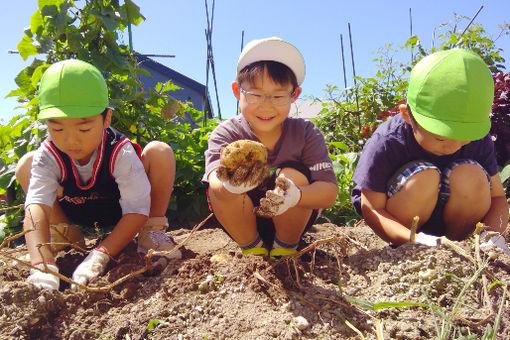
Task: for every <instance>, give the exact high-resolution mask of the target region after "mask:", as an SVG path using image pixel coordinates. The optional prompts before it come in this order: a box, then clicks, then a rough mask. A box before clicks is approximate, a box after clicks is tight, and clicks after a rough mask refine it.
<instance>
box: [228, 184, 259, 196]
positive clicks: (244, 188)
mask: <svg viewBox="0 0 510 340" xmlns="http://www.w3.org/2000/svg"><path fill="white" fill-rule="evenodd" d="M223 187H225V189H227V190H228V191H230V192H231V193H233V194H244V193H245V192H248V191H250V190H252V189H254V188H256V187H257V185H253V184H252V185H250V184H244V183H243V184H239V185H232V184H230V182H223Z"/></svg>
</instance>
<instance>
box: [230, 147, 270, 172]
mask: <svg viewBox="0 0 510 340" xmlns="http://www.w3.org/2000/svg"><path fill="white" fill-rule="evenodd" d="M256 161H261V162H262V163H264V164H265V163H267V149H266V147H265V146H264V144H262V143H259V142H255V141H253V140H249V139H241V140H237V141H235V142H232V143H230V144H229V145H227V146H226V147H225V148H224V149H223V150H221V159H220V164H221V165H223V166H225V167H226V168H227V170H228V171H229V172H230V173H233V172H234V171H235V170H236V169H237V168H239V166H241V165H243V166H244V167H246V168H250V167H252V166H253V164H255V162H256Z"/></svg>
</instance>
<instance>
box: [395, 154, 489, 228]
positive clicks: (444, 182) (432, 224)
mask: <svg viewBox="0 0 510 340" xmlns="http://www.w3.org/2000/svg"><path fill="white" fill-rule="evenodd" d="M460 164H476V165H478V166H479V167H480V168H481V169H482V170H483V172H484V173H485V175H486V176H487V180H488V181H489V185H490V186H491V187H492V181H491V178H490V176H489V174H488V173H487V171H486V170H485V169H484V167H483V166H481V165H480V163H478V162H477V161H475V160H472V159H461V160H458V161H455V162H452V163H451V164H450V165H448V166H447V167H446V168H445V169H444V170H443V171H442V172H441V170H440V169H439V168H438V167H437V166H436V165H434V164H432V163H430V162H426V161H419V160H418V161H412V162H409V163H407V164H404V165H403V166H402V167H400V168H399V169H398V170H397V171H396V172H395V175H393V176H392V177H391V178H390V180H389V181H388V183H387V184H386V195H387V197H388V198H391V197H392V196H393V195H395V194H396V193H397V192H399V191H400V189H402V187H403V186H404V185H405V183H406V182H407V181H408V180H409V179H410V178H411V177H412V176H414V175H416V174H417V173H419V172H420V171H423V170H426V169H434V170H436V171H437V172H438V173H439V175H440V176H441V179H440V181H439V188H438V189H439V195H438V199H437V203H436V206H435V207H434V210H433V211H432V215H431V216H430V218H429V219H428V220H427V222H425V223H424V224H423V225H422V226H421V227H420V232H424V233H426V234H429V235H435V236H443V235H444V233H445V230H446V226H445V224H444V221H443V213H444V207H445V204H446V202H447V201H448V199H449V198H450V174H451V172H452V170H453V168H455V167H456V166H457V165H460Z"/></svg>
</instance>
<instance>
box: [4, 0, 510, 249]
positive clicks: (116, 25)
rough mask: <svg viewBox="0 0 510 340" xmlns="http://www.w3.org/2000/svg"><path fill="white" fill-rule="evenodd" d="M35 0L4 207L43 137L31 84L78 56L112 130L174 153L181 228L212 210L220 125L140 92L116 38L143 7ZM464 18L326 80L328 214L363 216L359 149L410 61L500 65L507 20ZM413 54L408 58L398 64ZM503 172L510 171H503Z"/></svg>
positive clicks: (163, 87)
mask: <svg viewBox="0 0 510 340" xmlns="http://www.w3.org/2000/svg"><path fill="white" fill-rule="evenodd" d="M38 4H39V8H38V10H37V11H36V12H35V13H34V14H33V15H32V16H31V17H30V26H29V27H28V28H27V29H26V30H25V32H24V34H23V37H22V39H21V41H20V42H19V44H18V46H17V47H18V51H19V53H20V55H21V57H22V58H23V59H27V58H28V57H30V56H34V57H35V58H34V60H33V62H32V64H31V65H30V66H28V67H26V68H25V69H23V70H21V71H20V72H19V74H18V76H17V77H16V79H15V81H16V84H17V85H18V88H17V89H15V90H13V91H12V92H11V93H10V94H9V96H13V97H17V100H18V102H19V104H20V106H22V107H23V108H25V109H26V111H25V113H24V114H22V115H19V116H17V117H14V118H13V119H11V121H10V122H9V123H8V125H0V195H3V196H4V197H5V198H6V200H0V202H1V204H2V208H6V207H13V206H16V205H18V204H22V203H23V201H24V193H23V191H22V190H21V188H20V186H19V184H18V183H17V181H16V180H15V176H14V171H15V167H16V164H17V162H18V160H19V159H20V157H21V156H22V155H24V154H25V153H26V152H28V151H31V150H35V149H36V148H37V147H38V146H39V144H40V143H41V141H42V140H43V139H44V138H45V136H46V128H45V125H44V124H41V123H40V122H38V121H37V119H36V118H37V114H38V98H37V86H38V84H39V81H40V78H41V76H42V74H43V72H44V71H45V70H46V68H47V67H48V66H49V65H51V64H52V63H54V62H57V61H59V60H64V59H68V58H78V59H81V60H84V61H87V62H90V63H92V64H94V65H95V66H96V67H97V68H98V69H99V70H100V71H101V72H102V73H103V75H104V76H105V78H106V79H107V84H108V87H109V93H110V102H111V106H113V107H114V117H113V123H112V125H113V126H114V127H115V128H117V129H118V130H119V131H121V132H122V133H124V134H125V135H126V136H128V137H129V138H131V139H132V140H134V141H136V142H138V143H139V144H140V145H142V147H143V146H144V145H146V144H147V143H148V142H149V141H151V140H160V141H164V142H166V143H168V144H169V145H171V147H172V149H173V150H174V153H175V156H176V161H177V173H176V180H175V186H174V193H173V195H172V199H171V202H170V205H169V208H168V214H167V215H168V216H169V218H170V219H172V220H174V221H175V220H177V221H178V222H181V223H183V224H193V223H196V222H198V221H200V220H201V219H202V218H203V217H204V216H205V215H206V214H207V212H208V211H207V203H206V197H205V192H204V188H203V187H202V185H201V184H200V179H201V176H202V174H203V171H204V151H205V150H206V148H207V138H208V134H209V133H210V132H211V131H212V130H213V129H214V127H215V126H216V125H217V124H218V121H216V120H207V126H205V127H203V125H204V124H203V122H202V117H203V115H204V114H203V113H202V112H199V111H197V110H195V109H193V108H192V107H191V106H190V105H188V104H187V103H178V105H177V107H178V110H177V112H175V110H173V109H172V108H175V107H176V103H175V100H174V99H173V98H172V97H171V96H170V95H169V94H168V93H169V92H171V91H172V90H175V89H176V88H177V87H176V86H175V85H174V84H172V83H171V81H169V82H167V83H164V84H158V85H157V86H155V88H154V89H150V90H149V91H148V93H147V92H144V90H143V86H142V83H141V82H140V79H139V75H140V74H147V75H149V74H148V73H147V71H145V70H143V69H141V68H139V67H138V61H137V56H136V54H135V53H133V52H132V51H131V49H130V47H129V46H126V45H123V44H121V43H119V41H120V40H122V39H121V38H122V37H123V35H124V34H126V30H127V31H129V29H130V25H138V24H140V23H141V22H142V21H143V20H144V17H143V16H142V14H141V13H140V8H139V7H138V6H137V5H136V4H135V3H134V2H133V1H132V0H125V1H123V5H120V4H119V1H118V0H85V1H80V2H77V1H76V2H75V1H73V0H39V2H38ZM468 19H469V18H465V17H458V16H454V18H453V20H452V21H451V22H449V23H445V24H442V25H440V27H438V30H437V31H438V32H439V34H438V35H437V41H435V46H437V47H433V48H431V49H426V48H425V47H424V46H423V45H422V44H421V41H420V39H419V38H418V37H417V36H413V37H411V38H409V39H408V40H407V41H406V42H404V44H403V45H402V46H399V47H395V45H394V44H388V45H385V46H384V47H382V48H380V49H378V50H377V51H376V53H375V55H376V56H375V58H374V62H375V63H376V65H377V72H376V74H375V75H374V76H373V77H367V78H363V77H356V78H355V79H356V83H355V86H353V87H351V88H347V89H343V90H341V89H340V88H339V87H338V86H335V85H327V87H326V89H325V97H324V98H314V100H315V101H316V102H322V104H323V110H322V111H321V112H320V114H319V116H318V117H317V118H316V119H315V120H314V122H315V124H316V125H317V126H318V127H319V129H320V130H321V131H322V132H323V133H324V135H325V138H326V142H327V144H328V147H329V151H330V156H331V158H332V160H333V162H334V167H335V173H336V176H337V179H338V184H339V190H338V197H337V200H336V203H335V205H334V207H333V208H331V209H328V210H326V211H325V212H324V214H325V216H326V217H328V218H329V219H330V220H331V221H332V222H334V223H337V224H342V223H347V224H352V223H353V222H354V221H356V220H357V219H359V216H357V215H356V214H355V212H354V210H353V208H352V205H351V203H350V191H351V190H352V188H353V182H352V175H353V173H354V169H355V167H356V164H357V161H358V159H359V155H360V152H361V150H362V148H363V145H364V143H365V142H366V140H367V139H368V138H370V136H371V134H372V133H373V131H374V130H375V128H376V127H377V126H378V125H379V124H381V123H382V122H383V121H384V120H386V119H387V118H388V117H389V116H391V115H394V114H396V113H397V105H398V104H399V103H403V102H404V100H405V92H406V89H407V77H408V73H409V71H410V70H411V68H412V66H413V65H414V64H415V63H416V62H418V61H419V60H420V59H421V58H423V57H424V56H426V55H428V54H429V53H432V52H434V51H437V50H444V49H449V48H453V47H455V46H458V47H463V48H468V49H471V50H473V51H475V52H477V53H478V54H480V55H481V56H482V58H483V59H484V60H485V62H486V63H487V64H488V65H489V67H490V68H491V71H492V72H498V71H501V70H502V69H504V66H503V62H504V59H503V58H502V57H501V55H500V52H501V49H500V48H498V47H497V45H496V41H497V39H498V38H499V37H501V36H503V35H508V34H509V33H510V28H509V25H508V24H503V25H500V28H501V31H500V34H499V35H498V37H496V38H493V37H490V36H489V35H488V34H487V32H485V30H484V29H483V27H482V26H481V25H479V24H477V23H473V24H472V25H471V26H470V27H469V29H468V30H467V31H466V32H464V34H462V35H461V31H460V30H459V29H458V27H465V26H467V24H468V21H469V20H468ZM409 55H412V60H407V61H402V60H406V59H408V58H409ZM403 56H405V57H403ZM184 114H186V116H187V117H189V118H188V120H187V121H186V120H183V119H181V118H182V117H183V116H184ZM194 126H195V127H196V126H202V127H201V128H194ZM502 174H503V175H505V176H504V178H508V177H510V176H508V167H507V168H505V169H504V170H503V172H502ZM506 186H507V187H508V181H507V182H506ZM22 217H23V208H22V207H18V208H15V209H12V208H11V209H9V210H7V211H5V213H4V214H3V215H2V216H0V239H2V238H3V236H4V235H5V234H8V233H13V232H17V231H19V229H20V225H21V221H22Z"/></svg>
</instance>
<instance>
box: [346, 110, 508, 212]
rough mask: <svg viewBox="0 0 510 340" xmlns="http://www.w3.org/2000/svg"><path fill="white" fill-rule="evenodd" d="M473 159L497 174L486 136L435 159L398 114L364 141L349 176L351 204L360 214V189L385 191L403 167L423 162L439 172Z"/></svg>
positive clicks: (493, 153) (491, 147)
mask: <svg viewBox="0 0 510 340" xmlns="http://www.w3.org/2000/svg"><path fill="white" fill-rule="evenodd" d="M459 159H473V160H475V161H477V162H478V163H480V164H481V165H482V166H483V167H484V168H485V170H486V171H487V173H488V174H489V175H490V176H494V175H495V174H496V173H497V172H498V166H497V163H496V156H495V152H494V142H493V141H492V138H491V136H490V135H489V134H487V136H485V137H484V138H482V139H479V140H476V141H472V142H471V143H469V144H466V145H464V146H463V147H461V148H460V149H459V150H458V151H457V152H455V153H453V154H451V155H444V156H437V155H434V154H431V153H429V152H427V151H425V150H424V149H423V148H422V147H421V146H420V145H419V144H418V142H417V141H416V139H415V138H414V135H413V130H412V127H411V125H409V124H407V123H406V121H405V120H404V118H402V116H401V115H397V116H394V117H392V118H390V119H389V120H387V121H386V122H384V123H382V124H381V125H380V126H379V127H378V128H377V130H376V131H375V132H374V134H373V135H372V137H370V139H369V140H368V141H367V143H366V144H365V147H364V148H363V152H362V153H361V157H360V159H359V162H358V165H357V166H356V170H355V172H354V175H353V177H352V179H353V181H354V182H355V183H356V186H355V187H354V189H353V190H352V192H351V202H352V204H353V205H354V208H355V209H356V212H357V213H358V214H360V215H361V189H362V188H364V189H368V190H372V191H376V192H384V193H385V192H386V184H387V182H388V180H389V179H390V178H391V177H392V176H393V175H394V174H395V172H396V171H397V170H398V169H399V168H400V167H401V166H402V165H404V164H406V163H408V162H410V161H413V160H423V161H428V162H431V163H433V164H435V165H436V166H437V167H438V168H439V169H440V170H441V171H443V169H444V168H446V167H447V166H448V165H449V164H451V163H452V162H453V161H455V160H459Z"/></svg>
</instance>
